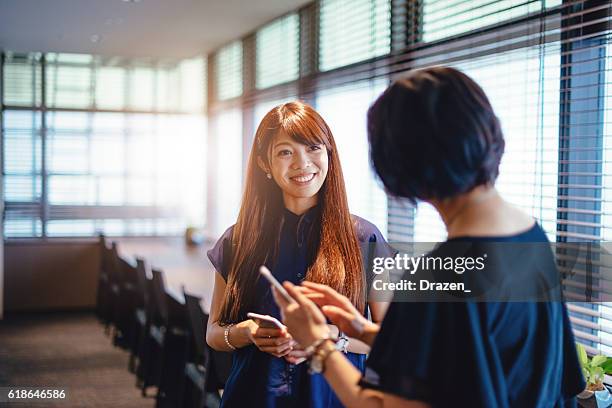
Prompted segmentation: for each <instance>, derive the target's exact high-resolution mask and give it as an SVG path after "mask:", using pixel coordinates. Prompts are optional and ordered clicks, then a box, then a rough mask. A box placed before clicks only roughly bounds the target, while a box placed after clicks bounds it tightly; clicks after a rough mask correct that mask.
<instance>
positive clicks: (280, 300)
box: [272, 282, 330, 348]
mask: <svg viewBox="0 0 612 408" xmlns="http://www.w3.org/2000/svg"><path fill="white" fill-rule="evenodd" d="M283 286H284V287H285V289H286V290H287V292H289V295H290V296H291V297H292V298H293V299H294V301H293V302H288V301H287V300H286V299H285V298H284V297H283V296H281V295H280V294H279V293H278V292H277V291H276V289H274V287H273V290H272V294H273V295H274V300H275V301H276V303H277V304H278V306H279V307H280V310H281V314H282V317H283V323H284V324H285V325H286V326H287V329H288V330H289V333H290V334H291V335H292V336H293V339H294V340H296V341H297V342H298V343H299V344H300V345H302V347H304V348H306V347H308V346H310V345H311V344H313V343H314V342H316V341H317V340H320V339H323V338H326V337H329V334H330V329H329V327H328V325H327V322H326V320H325V316H324V315H323V313H322V312H321V310H319V308H318V306H317V305H316V304H314V303H313V302H312V301H311V300H310V299H308V298H307V297H306V296H305V295H304V294H302V293H301V292H300V291H299V290H298V289H297V288H296V287H295V286H294V285H293V284H292V283H291V282H284V283H283Z"/></svg>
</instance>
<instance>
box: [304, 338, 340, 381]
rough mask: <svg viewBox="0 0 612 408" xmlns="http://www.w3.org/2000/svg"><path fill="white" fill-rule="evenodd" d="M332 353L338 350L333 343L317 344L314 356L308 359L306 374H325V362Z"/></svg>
mask: <svg viewBox="0 0 612 408" xmlns="http://www.w3.org/2000/svg"><path fill="white" fill-rule="evenodd" d="M334 351H338V349H337V348H336V345H335V344H334V343H333V342H326V341H323V342H322V343H321V344H319V346H318V347H317V349H316V351H315V353H314V355H313V356H312V358H311V359H310V367H309V368H308V372H309V373H310V374H323V373H324V372H325V362H326V361H327V358H328V357H329V356H330V355H331V354H332V353H333V352H334Z"/></svg>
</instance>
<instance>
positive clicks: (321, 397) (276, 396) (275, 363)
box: [208, 207, 395, 408]
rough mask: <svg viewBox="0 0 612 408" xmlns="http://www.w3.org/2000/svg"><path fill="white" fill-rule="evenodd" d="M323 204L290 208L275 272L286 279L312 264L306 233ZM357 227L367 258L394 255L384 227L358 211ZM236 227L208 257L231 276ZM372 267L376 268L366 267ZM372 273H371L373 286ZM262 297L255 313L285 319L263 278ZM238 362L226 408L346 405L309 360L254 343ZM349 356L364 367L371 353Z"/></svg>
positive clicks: (227, 392)
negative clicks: (228, 252)
mask: <svg viewBox="0 0 612 408" xmlns="http://www.w3.org/2000/svg"><path fill="white" fill-rule="evenodd" d="M317 211H318V208H317V207H313V208H311V209H310V210H308V211H307V212H306V213H304V214H302V215H301V216H298V215H295V214H293V213H292V212H290V211H289V210H285V211H284V214H283V217H284V222H283V224H282V229H281V237H280V241H279V242H280V246H279V251H278V254H279V255H278V259H277V261H276V265H273V266H272V268H270V269H271V271H272V274H273V275H274V276H275V277H276V278H277V279H278V280H279V281H280V282H283V281H290V282H293V283H295V284H299V283H300V282H301V281H302V280H303V279H304V276H305V275H306V271H307V269H308V266H309V265H307V262H308V260H307V258H308V249H309V243H308V242H305V241H306V239H305V238H306V236H307V233H308V231H309V229H310V228H311V226H312V225H313V223H314V221H315V220H316V219H317V216H318V213H317ZM353 222H354V228H355V232H356V234H357V239H358V240H359V243H360V246H361V251H362V257H363V258H364V262H367V263H366V265H370V264H371V260H372V258H373V257H380V256H393V255H394V254H395V251H394V250H393V249H392V248H391V247H390V246H389V245H388V244H387V243H386V241H385V240H384V238H383V237H382V234H381V233H380V231H379V230H378V229H377V228H376V227H375V226H374V225H373V224H371V223H369V222H368V221H366V220H364V219H362V218H359V217H356V216H353ZM232 231H233V226H232V227H230V228H229V229H228V230H227V231H225V233H224V234H223V235H222V236H221V238H220V239H219V240H218V241H217V243H216V244H215V246H214V247H213V248H212V249H211V250H209V251H208V258H209V259H210V261H211V262H212V264H213V265H214V266H215V268H216V270H217V271H218V272H219V274H221V276H222V277H223V278H224V279H225V280H226V281H227V274H228V271H227V270H225V268H224V266H223V251H224V247H227V246H226V245H227V243H228V242H231V234H232ZM365 270H367V271H371V270H372V269H371V268H365ZM372 278H373V277H372V276H370V274H369V273H368V274H367V275H366V279H367V284H368V287H369V285H370V283H371V281H372ZM257 291H258V296H257V298H258V299H260V302H259V304H258V307H257V308H256V310H253V312H255V313H261V314H268V315H271V316H274V317H276V318H280V311H279V309H278V307H277V306H276V303H275V302H274V299H273V298H272V293H271V291H270V285H269V284H267V282H264V281H263V280H259V284H258V286H257ZM233 355H234V357H233V363H232V369H231V372H230V375H229V378H228V380H227V382H226V384H225V388H224V390H223V398H222V400H221V406H222V407H271V408H275V407H291V408H294V407H316V408H330V407H341V406H342V404H341V403H340V401H339V400H338V398H337V397H336V395H335V394H334V392H333V391H332V390H331V388H330V387H329V385H328V384H327V382H326V381H325V378H324V377H323V376H322V375H319V374H316V375H310V374H308V366H307V364H305V363H302V364H299V365H294V364H289V363H288V362H287V361H286V360H285V359H284V358H276V357H274V356H272V355H270V354H268V353H263V352H261V351H259V350H258V349H257V347H255V346H254V345H249V346H246V347H242V348H240V349H238V350H236V351H235V352H234V353H233ZM347 357H348V358H349V360H350V361H351V362H352V363H353V364H354V365H355V366H356V367H357V368H359V369H360V370H361V371H362V372H363V369H364V363H365V355H362V354H355V353H347Z"/></svg>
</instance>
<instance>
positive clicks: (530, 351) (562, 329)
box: [361, 223, 585, 408]
mask: <svg viewBox="0 0 612 408" xmlns="http://www.w3.org/2000/svg"><path fill="white" fill-rule="evenodd" d="M458 240H465V241H474V242H476V243H479V242H480V243H486V242H495V243H497V242H515V243H520V242H526V243H547V242H548V239H547V238H546V235H545V233H544V231H543V230H542V228H541V227H540V226H539V225H538V224H537V223H536V224H535V225H534V226H533V227H532V228H531V229H529V230H528V231H525V232H523V233H520V234H516V235H511V236H503V237H502V236H500V237H469V238H468V237H466V238H455V239H453V240H450V241H458ZM450 246H452V244H451V243H450V242H449V241H447V242H445V243H442V244H441V245H440V246H439V247H438V248H437V249H435V250H434V252H433V253H435V255H436V256H442V257H444V256H445V254H449V252H450ZM524 248H527V249H526V250H527V251H530V250H531V251H539V250H540V249H541V248H542V246H541V245H531V246H529V245H526V246H524ZM509 253H510V251H502V254H501V256H508V257H510V256H512V255H510V254H509ZM529 255H530V254H525V259H533V257H530V256H529ZM549 255H550V257H552V253H551V254H549ZM513 261H514V260H513V259H506V260H505V262H502V263H501V264H507V265H515V264H516V262H513ZM523 264H524V265H523V266H524V270H522V271H521V273H525V274H531V276H532V279H534V280H535V279H536V278H537V277H538V273H539V271H538V269H537V268H538V266H537V265H534V264H533V263H531V262H530V263H526V262H523ZM555 269H556V267H555ZM502 272H503V274H507V276H512V275H513V274H514V275H519V274H518V273H517V270H513V269H510V268H508V269H507V270H505V271H502ZM417 273H418V272H417ZM555 273H556V272H555ZM520 276H523V275H520ZM527 283H528V282H527ZM398 295H399V294H398V293H396V296H398ZM361 385H362V386H363V387H366V388H374V389H378V390H381V391H383V392H386V393H390V394H394V395H397V396H400V397H403V398H405V399H408V400H420V401H424V402H427V403H429V404H431V405H432V406H433V407H451V406H452V407H502V408H504V407H521V408H522V407H572V406H575V405H576V400H575V398H574V396H575V395H576V394H578V393H579V392H581V391H582V390H583V389H584V385H585V384H584V380H583V378H582V373H581V370H580V366H579V364H578V359H577V355H576V347H575V344H574V335H573V333H572V329H571V325H570V321H569V318H568V314H567V309H566V306H565V303H563V302H561V301H557V302H552V301H551V302H488V303H485V302H462V303H452V302H420V303H407V302H399V301H396V302H393V303H392V304H391V305H390V306H389V309H388V311H387V314H386V316H385V319H384V320H383V323H382V326H381V330H380V333H379V334H378V336H377V337H376V340H375V342H374V345H373V347H372V351H371V353H370V355H369V357H368V360H367V362H366V372H365V375H364V376H363V378H362V380H361Z"/></svg>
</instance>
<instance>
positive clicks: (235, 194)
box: [208, 109, 248, 237]
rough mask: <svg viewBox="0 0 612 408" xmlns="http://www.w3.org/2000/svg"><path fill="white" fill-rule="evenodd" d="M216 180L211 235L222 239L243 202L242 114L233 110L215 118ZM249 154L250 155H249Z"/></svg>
mask: <svg viewBox="0 0 612 408" xmlns="http://www.w3.org/2000/svg"><path fill="white" fill-rule="evenodd" d="M213 123H214V125H213V129H214V130H213V134H212V135H211V136H212V137H213V138H215V145H216V150H215V151H214V152H213V154H214V155H215V160H216V163H217V166H216V169H215V170H216V180H215V182H214V186H215V187H214V191H212V192H211V198H212V199H213V200H214V204H213V206H214V209H215V210H216V211H215V216H214V217H211V219H210V221H209V225H208V231H209V232H210V235H211V236H212V237H218V236H220V235H221V234H222V233H223V232H224V231H225V230H226V229H227V228H228V227H230V226H231V225H233V224H235V223H236V219H237V218H238V212H239V210H240V203H241V199H242V174H243V171H242V160H243V151H242V150H243V149H242V140H243V135H242V112H241V111H240V110H239V109H230V110H226V111H224V112H222V113H220V114H219V115H218V116H216V117H215V118H214V122H213ZM245 153H248V152H245Z"/></svg>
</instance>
